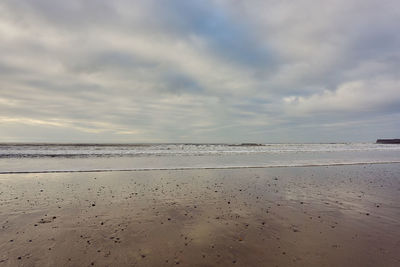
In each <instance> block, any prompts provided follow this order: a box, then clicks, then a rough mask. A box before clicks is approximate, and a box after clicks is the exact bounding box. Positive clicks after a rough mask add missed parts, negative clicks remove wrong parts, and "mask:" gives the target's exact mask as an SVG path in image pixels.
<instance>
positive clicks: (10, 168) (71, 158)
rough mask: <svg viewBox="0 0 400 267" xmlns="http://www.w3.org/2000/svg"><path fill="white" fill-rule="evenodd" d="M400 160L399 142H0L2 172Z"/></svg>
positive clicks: (241, 166)
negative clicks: (397, 143)
mask: <svg viewBox="0 0 400 267" xmlns="http://www.w3.org/2000/svg"><path fill="white" fill-rule="evenodd" d="M392 162H396V163H399V162H400V145H396V144H375V143H337V144H257V145H256V144H0V173H19V172H63V171H65V172H69V171H116V170H153V169H171V170H174V169H190V168H204V169H206V168H248V167H276V166H313V165H337V164H374V163H375V164H376V163H392Z"/></svg>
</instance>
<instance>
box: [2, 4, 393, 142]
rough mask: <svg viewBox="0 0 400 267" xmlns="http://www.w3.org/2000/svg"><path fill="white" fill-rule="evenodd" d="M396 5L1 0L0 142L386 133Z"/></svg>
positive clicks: (318, 137) (317, 137) (370, 137)
mask: <svg viewBox="0 0 400 267" xmlns="http://www.w3.org/2000/svg"><path fill="white" fill-rule="evenodd" d="M398 10H400V9H399V4H398V3H397V1H395V0H385V1H382V2H376V1H372V0H371V1H361V0H355V1H351V2H348V1H344V0H340V1H328V2H326V1H325V2H315V1H311V0H301V1H296V2H292V1H261V0H260V1H258V0H252V1H233V0H207V1H157V0H151V1H145V2H137V1H136V2H132V1H122V0H121V1H83V0H73V1H64V2H59V1H50V0H38V1H8V0H6V1H2V2H1V3H0V15H1V16H0V17H1V18H0V48H1V51H2V52H1V53H0V77H1V80H0V123H1V126H2V127H1V130H0V141H2V140H7V141H12V140H11V139H12V138H14V139H15V140H25V141H46V140H51V141H79V140H82V141H83V140H97V141H131V142H146V141H160V142H162V141H194V142H196V141H203V142H214V141H218V142H229V141H235V142H236V141H237V142H241V141H260V142H268V141H274V142H284V141H315V140H318V141H339V140H337V139H340V141H346V132H347V133H348V135H347V138H348V139H349V140H359V141H365V140H369V141H371V140H374V139H376V137H377V136H376V135H381V136H384V135H387V134H393V133H399V132H400V128H399V126H398V125H397V123H395V122H396V118H398V117H399V114H400V110H399V108H398V107H399V106H400V98H398V97H397V95H398V92H399V83H400V79H399V78H398V77H400V75H399V74H400V73H399V71H400V60H399V59H400V51H399V48H398V47H400V38H399V35H398V34H397V26H398V25H399V22H400V13H399V11H398ZM360 125H364V126H363V127H364V128H365V131H363V133H362V135H360V136H358V137H357V135H356V132H357V129H358V128H360ZM28 132H29V133H31V135H29V134H27V133H28ZM293 136H297V138H298V140H294V139H293V138H294V137H293ZM40 138H43V140H39V139H40ZM357 138H358V139H357Z"/></svg>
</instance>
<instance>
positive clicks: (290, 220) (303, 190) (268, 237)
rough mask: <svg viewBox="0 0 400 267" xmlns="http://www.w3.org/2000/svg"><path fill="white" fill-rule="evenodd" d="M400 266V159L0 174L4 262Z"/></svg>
mask: <svg viewBox="0 0 400 267" xmlns="http://www.w3.org/2000/svg"><path fill="white" fill-rule="evenodd" d="M176 265H180V266H400V164H375V165H355V166H330V167H293V168H264V169H263V168H260V169H235V170H229V169H228V170H180V171H134V172H104V173H47V174H7V175H6V174H3V175H0V266H176Z"/></svg>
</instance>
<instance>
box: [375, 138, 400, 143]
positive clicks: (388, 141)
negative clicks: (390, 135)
mask: <svg viewBox="0 0 400 267" xmlns="http://www.w3.org/2000/svg"><path fill="white" fill-rule="evenodd" d="M376 143H377V144H400V139H378V140H376Z"/></svg>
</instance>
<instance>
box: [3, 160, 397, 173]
mask: <svg viewBox="0 0 400 267" xmlns="http://www.w3.org/2000/svg"><path fill="white" fill-rule="evenodd" d="M398 163H400V161H382V162H351V163H329V164H324V163H321V164H304V165H301V164H293V165H266V166H221V167H176V168H175V167H172V168H133V169H93V170H42V171H0V175H1V174H29V173H39V174H40V173H91V172H94V173H96V172H136V171H182V170H229V169H269V168H292V167H293V168H302V167H329V166H351V165H375V164H398Z"/></svg>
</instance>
